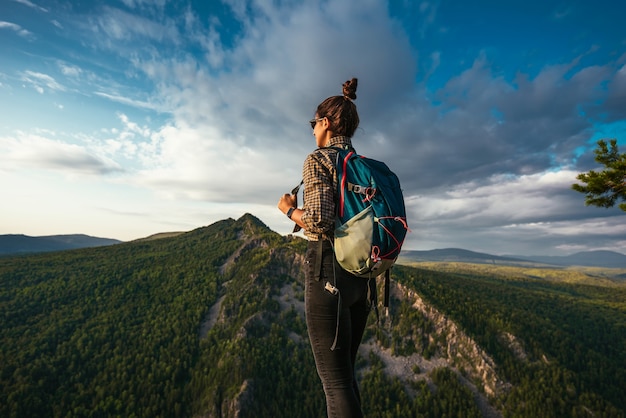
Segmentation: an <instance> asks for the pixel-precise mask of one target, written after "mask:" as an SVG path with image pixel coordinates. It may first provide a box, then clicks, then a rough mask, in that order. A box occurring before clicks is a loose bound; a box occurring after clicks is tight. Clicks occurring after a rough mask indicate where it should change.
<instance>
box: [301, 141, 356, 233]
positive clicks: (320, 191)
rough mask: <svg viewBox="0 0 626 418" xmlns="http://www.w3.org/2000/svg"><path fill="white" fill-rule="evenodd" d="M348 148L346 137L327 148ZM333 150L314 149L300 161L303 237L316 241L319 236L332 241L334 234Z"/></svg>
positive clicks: (335, 198)
mask: <svg viewBox="0 0 626 418" xmlns="http://www.w3.org/2000/svg"><path fill="white" fill-rule="evenodd" d="M346 146H347V147H352V142H351V141H350V138H349V137H347V136H335V137H333V138H331V139H330V141H328V144H327V147H340V148H345V147H346ZM336 160H337V150H334V149H332V148H318V149H316V150H315V151H313V152H312V153H310V154H309V155H308V156H307V157H306V159H305V160H304V166H303V167H302V179H303V180H304V192H303V196H304V207H303V208H302V209H303V210H304V213H303V214H302V222H303V223H304V225H305V226H306V228H305V231H304V235H305V236H306V237H307V238H308V239H309V240H311V241H317V240H319V238H320V235H324V236H325V237H328V238H332V237H333V233H334V230H335V214H336V208H335V206H336V205H335V202H337V169H336V167H335V164H336Z"/></svg>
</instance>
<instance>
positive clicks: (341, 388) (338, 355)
mask: <svg viewBox="0 0 626 418" xmlns="http://www.w3.org/2000/svg"><path fill="white" fill-rule="evenodd" d="M319 251H320V248H319V246H318V243H317V242H315V241H310V242H309V247H308V250H307V253H306V263H307V264H306V265H307V268H306V272H305V276H306V282H305V298H304V300H305V310H306V323H307V328H308V333H309V340H310V342H311V348H312V350H313V356H314V357H315V365H316V367H317V374H318V375H319V377H320V379H321V381H322V386H323V387H324V393H325V395H326V411H327V414H328V417H329V418H333V417H341V418H350V417H362V416H363V412H362V411H361V400H360V396H359V388H358V386H357V382H356V376H355V371H354V363H355V360H356V355H357V351H358V349H359V345H360V344H361V338H362V337H363V331H364V330H365V325H366V323H367V317H368V315H369V312H370V305H371V304H370V300H374V298H373V297H375V293H374V292H376V286H375V280H374V279H372V280H368V279H364V278H361V277H356V276H353V275H351V274H350V273H348V272H346V271H345V270H343V269H342V268H341V267H340V266H339V264H337V262H336V261H335V257H334V253H333V250H332V246H331V244H330V242H328V241H324V242H323V243H322V246H321V251H322V258H321V268H320V264H319V260H320V259H318V253H319ZM316 261H318V263H317V265H318V268H317V269H316ZM316 270H319V273H318V271H316ZM330 285H332V287H331V286H330ZM333 287H334V288H335V289H336V290H337V291H333ZM338 309H340V310H341V311H340V315H339V317H338V315H337V312H338ZM331 347H332V349H331Z"/></svg>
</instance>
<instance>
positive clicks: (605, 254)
mask: <svg viewBox="0 0 626 418" xmlns="http://www.w3.org/2000/svg"><path fill="white" fill-rule="evenodd" d="M182 233H183V232H169V233H161V234H154V235H151V236H149V237H146V238H143V239H140V240H139V241H142V240H152V239H159V238H164V237H169V236H176V235H180V234H182ZM121 242H122V241H119V240H116V239H110V238H98V237H92V236H89V235H83V234H74V235H50V236H41V237H32V236H27V235H0V256H1V255H9V254H27V253H40V252H49V251H64V250H73V249H78V248H89V247H101V246H106V245H114V244H119V243H121ZM402 261H404V262H420V261H442V262H463V263H480V264H500V265H525V264H529V263H530V264H544V265H546V264H547V265H553V266H587V267H604V268H626V255H624V254H621V253H618V252H615V251H587V252H579V253H576V254H571V255H567V256H540V255H533V256H524V255H505V256H497V255H492V254H486V253H479V252H474V251H470V250H464V249H461V248H444V249H436V250H428V251H413V250H404V251H402V254H401V255H400V262H402Z"/></svg>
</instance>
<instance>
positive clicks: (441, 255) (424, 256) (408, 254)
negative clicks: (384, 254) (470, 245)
mask: <svg viewBox="0 0 626 418" xmlns="http://www.w3.org/2000/svg"><path fill="white" fill-rule="evenodd" d="M400 258H401V259H403V260H406V261H416V262H419V261H449V262H464V263H489V264H495V263H496V262H520V261H522V260H519V259H516V258H512V257H500V256H496V255H491V254H485V253H477V252H474V251H469V250H463V249H460V248H444V249H437V250H429V251H412V250H403V251H402V253H401V254H400Z"/></svg>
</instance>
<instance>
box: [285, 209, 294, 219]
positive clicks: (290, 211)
mask: <svg viewBox="0 0 626 418" xmlns="http://www.w3.org/2000/svg"><path fill="white" fill-rule="evenodd" d="M294 210H296V208H289V210H288V211H287V217H288V218H289V219H291V215H293V211H294Z"/></svg>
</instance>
